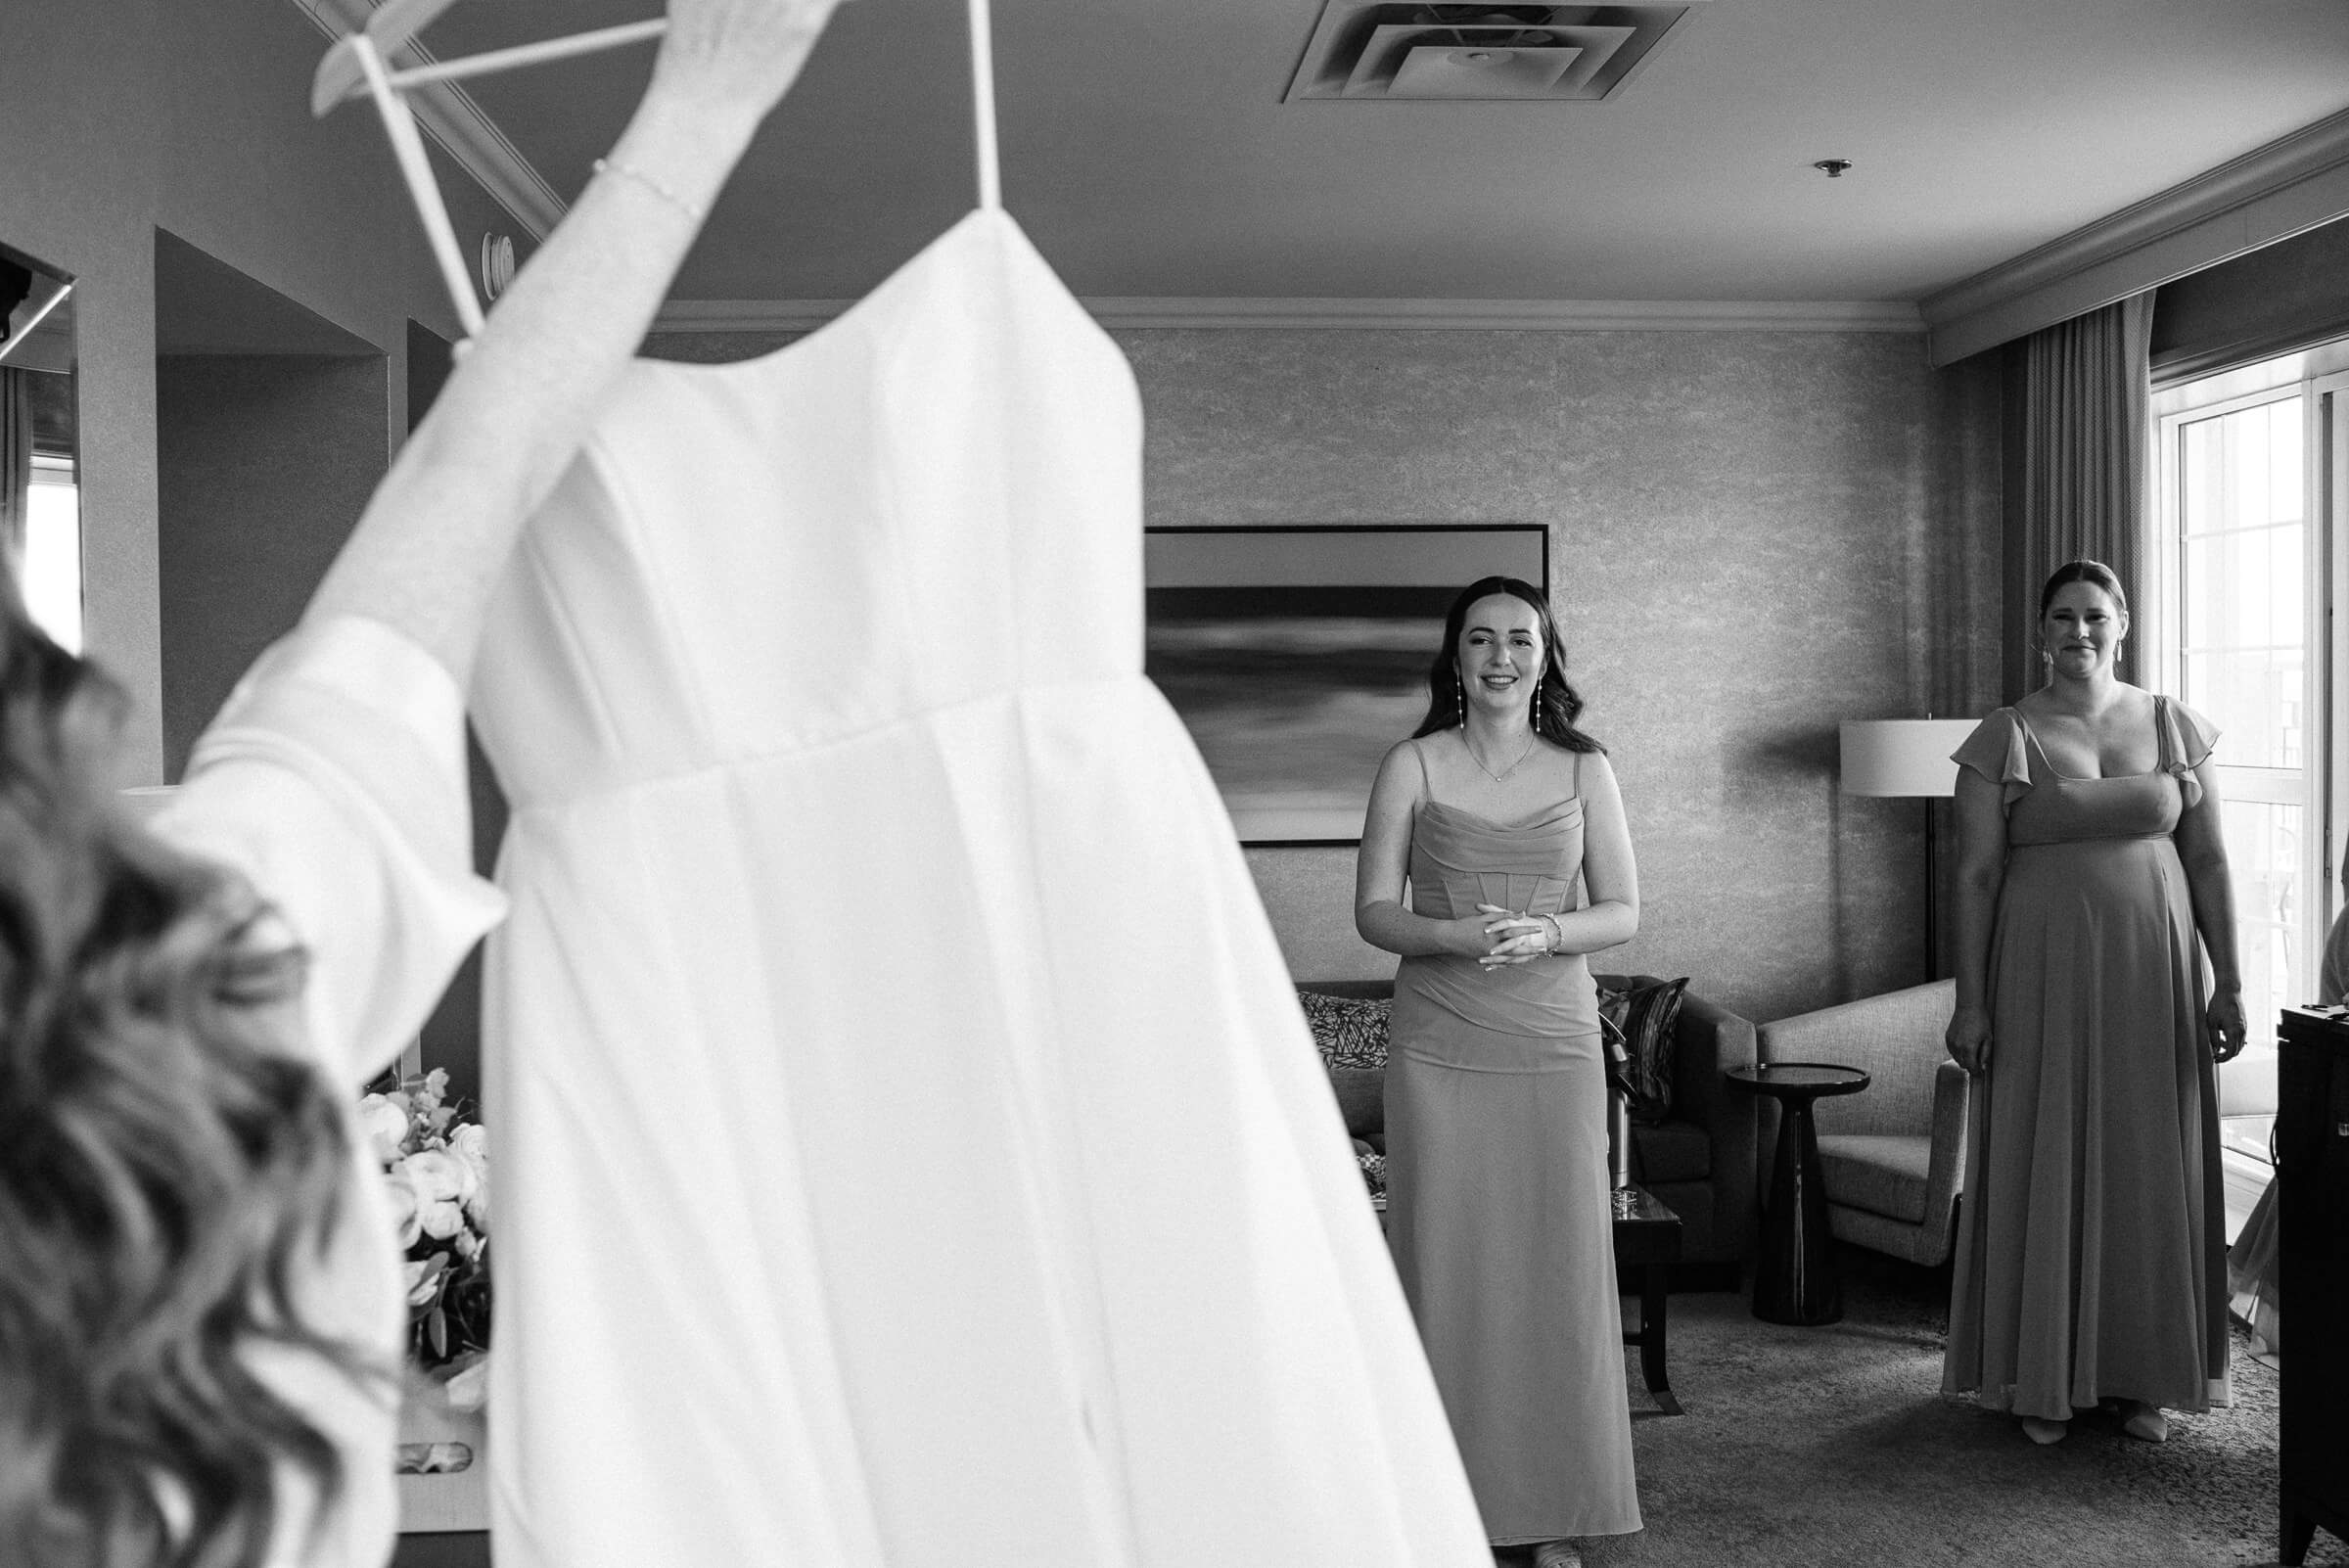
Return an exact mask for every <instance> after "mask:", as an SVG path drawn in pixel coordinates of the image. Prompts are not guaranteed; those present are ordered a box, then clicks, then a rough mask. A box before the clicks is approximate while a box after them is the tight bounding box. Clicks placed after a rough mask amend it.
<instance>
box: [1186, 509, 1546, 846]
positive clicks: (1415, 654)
mask: <svg viewBox="0 0 2349 1568" xmlns="http://www.w3.org/2000/svg"><path fill="white" fill-rule="evenodd" d="M1485 576H1508V577H1522V578H1524V579H1525V580H1526V581H1528V582H1531V583H1533V584H1534V585H1535V586H1537V587H1543V588H1546V585H1547V583H1548V581H1549V535H1548V530H1546V529H1544V528H1543V526H1542V525H1541V524H1539V523H1482V524H1472V525H1452V524H1436V523H1429V524H1414V523H1402V524H1363V525H1359V526H1357V525H1347V524H1310V525H1296V526H1272V527H1265V528H1153V529H1148V530H1144V541H1143V581H1144V586H1145V590H1146V593H1145V597H1146V603H1147V607H1148V614H1149V631H1148V642H1147V653H1146V658H1145V662H1144V665H1143V669H1144V672H1145V673H1147V674H1148V675H1149V676H1150V678H1151V679H1152V680H1154V681H1156V682H1157V683H1158V687H1159V689H1160V690H1161V691H1162V692H1164V693H1165V694H1166V696H1167V700H1168V701H1169V702H1170V703H1172V704H1173V705H1174V711H1175V712H1176V713H1177V714H1179V715H1181V716H1182V721H1183V723H1184V724H1186V725H1187V726H1189V728H1190V732H1191V739H1192V741H1193V742H1194V743H1195V744H1196V745H1197V746H1198V748H1199V752H1200V755H1201V756H1203V757H1204V758H1206V760H1207V768H1208V772H1209V773H1210V774H1212V775H1213V776H1214V778H1215V781H1216V784H1217V787H1218V788H1219V789H1221V791H1222V794H1223V805H1224V807H1225V809H1227V810H1228V811H1229V812H1230V813H1231V820H1232V825H1233V827H1235V828H1236V829H1237V830H1238V832H1239V836H1240V841H1241V842H1242V843H1243V844H1248V845H1272V844H1287V845H1307V844H1323V845H1352V844H1359V842H1361V834H1362V812H1363V808H1364V807H1366V806H1367V805H1368V803H1369V799H1370V780H1371V778H1372V776H1373V775H1374V774H1375V773H1376V772H1377V771H1378V763H1379V760H1380V759H1381V758H1382V757H1384V756H1385V755H1386V753H1387V748H1389V747H1391V746H1393V745H1394V744H1395V743H1396V742H1397V741H1400V740H1402V739H1404V738H1405V736H1407V735H1409V734H1410V733H1411V731H1412V730H1414V729H1416V728H1417V727H1418V726H1419V720H1420V719H1421V718H1422V717H1423V716H1424V715H1426V712H1427V701H1428V687H1427V676H1428V668H1429V666H1430V665H1431V664H1432V663H1433V662H1434V660H1435V657H1436V645H1437V644H1438V643H1439V642H1441V641H1442V640H1443V635H1444V612H1445V611H1446V610H1448V609H1450V608H1451V601H1452V598H1453V596H1454V595H1456V594H1457V593H1458V592H1459V591H1460V589H1462V588H1464V587H1466V586H1467V585H1468V584H1469V583H1471V582H1473V581H1475V580H1476V579H1477V578H1479V577H1485Z"/></svg>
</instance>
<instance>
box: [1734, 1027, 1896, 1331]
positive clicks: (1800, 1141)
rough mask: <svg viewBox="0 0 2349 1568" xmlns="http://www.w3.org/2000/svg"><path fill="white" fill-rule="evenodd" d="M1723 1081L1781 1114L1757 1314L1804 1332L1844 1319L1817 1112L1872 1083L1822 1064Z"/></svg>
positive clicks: (1853, 1071) (1737, 1071)
mask: <svg viewBox="0 0 2349 1568" xmlns="http://www.w3.org/2000/svg"><path fill="white" fill-rule="evenodd" d="M1723 1076H1724V1077H1725V1078H1727V1080H1728V1083H1729V1086H1730V1087H1731V1088H1735V1089H1742V1090H1743V1091H1745V1092H1746V1093H1748V1094H1767V1095H1769V1096H1770V1097H1771V1098H1773V1099H1774V1100H1776V1101H1777V1102H1778V1109H1779V1117H1778V1152H1777V1156H1776V1158H1775V1159H1774V1160H1773V1162H1772V1169H1771V1177H1770V1201H1769V1202H1768V1203H1767V1204H1765V1205H1764V1206H1763V1211H1762V1227H1761V1231H1762V1233H1761V1236H1760V1238H1759V1241H1758V1243H1757V1246H1756V1251H1755V1255H1754V1315H1755V1316H1756V1317H1759V1318H1761V1319H1762V1320H1763V1321H1764V1322H1769V1323H1795V1324H1799V1325H1802V1326H1805V1327H1814V1326H1817V1325H1818V1324H1820V1323H1831V1322H1834V1321H1835V1320H1836V1319H1838V1318H1840V1317H1841V1316H1842V1315H1843V1282H1842V1281H1841V1280H1840V1279H1838V1278H1837V1277H1836V1274H1835V1254H1834V1252H1833V1251H1832V1246H1833V1242H1834V1239H1835V1238H1834V1234H1833V1232H1832V1231H1830V1230H1829V1229H1828V1227H1827V1189H1826V1183H1825V1182H1824V1181H1823V1180H1822V1179H1821V1178H1820V1176H1819V1130H1818V1129H1817V1128H1816V1127H1815V1126H1814V1125H1813V1122H1812V1118H1811V1106H1812V1103H1813V1102H1814V1101H1816V1100H1819V1099H1821V1098H1823V1097H1825V1096H1827V1095H1830V1094H1857V1093H1859V1092H1860V1091H1861V1090H1862V1089H1864V1088H1865V1087H1867V1084H1868V1077H1867V1075H1866V1074H1865V1073H1863V1072H1861V1071H1860V1069H1858V1068H1856V1067H1830V1066H1828V1065H1826V1064H1824V1063H1819V1062H1764V1063H1761V1064H1760V1065H1758V1066H1754V1067H1734V1068H1731V1069H1729V1070H1728V1072H1727V1073H1726V1074H1724V1075H1723Z"/></svg>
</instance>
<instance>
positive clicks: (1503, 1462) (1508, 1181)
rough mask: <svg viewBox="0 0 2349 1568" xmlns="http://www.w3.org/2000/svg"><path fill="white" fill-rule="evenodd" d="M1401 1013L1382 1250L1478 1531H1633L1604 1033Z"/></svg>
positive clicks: (1391, 1064) (1549, 1535) (1538, 1537)
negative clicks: (1529, 1033)
mask: <svg viewBox="0 0 2349 1568" xmlns="http://www.w3.org/2000/svg"><path fill="white" fill-rule="evenodd" d="M1396 1024H1397V1028H1396V1030H1395V1038H1396V1041H1397V1048H1396V1049H1395V1050H1394V1051H1393V1052H1392V1053H1391V1054H1390V1055H1389V1057H1388V1061H1387V1078H1386V1128H1387V1193H1388V1197H1387V1226H1388V1243H1389V1245H1390V1246H1391V1247H1392V1249H1393V1251H1394V1254H1395V1264H1396V1268H1397V1270H1398V1271H1399V1272H1400V1273H1401V1275H1402V1278H1403V1288H1404V1294H1405V1297H1406V1298H1407V1299H1408V1300H1409V1302H1410V1304H1411V1308H1412V1312H1413V1314H1414V1315H1415V1316H1416V1317H1417V1319H1418V1323H1419V1334H1420V1339H1421V1341H1422V1342H1423V1343H1424V1344H1425V1345H1426V1347H1427V1359H1428V1363H1429V1365H1430V1366H1431V1367H1432V1368H1433V1369H1434V1372H1435V1375H1436V1387H1437V1389H1438V1390H1439V1391H1440V1392H1441V1394H1442V1395H1443V1399H1444V1407H1445V1412H1446V1413H1447V1414H1448V1415H1449V1416H1450V1417H1451V1430H1452V1435H1453V1437H1454V1439H1455V1440H1456V1441H1457V1442H1458V1444H1459V1448H1460V1458H1461V1460H1462V1462H1463V1463H1464V1464H1465V1465H1466V1466H1467V1469H1468V1481H1469V1485H1470V1486H1471V1487H1472V1488H1473V1489H1474V1491H1475V1493H1476V1500H1477V1505H1478V1508H1479V1509H1480V1511H1481V1512H1482V1513H1483V1515H1484V1521H1485V1534H1486V1535H1487V1536H1488V1537H1489V1538H1490V1539H1491V1540H1493V1541H1494V1542H1496V1543H1497V1544H1503V1545H1506V1544H1511V1543H1523V1542H1537V1541H1550V1540H1555V1539H1558V1538H1561V1537H1569V1536H1603V1535H1620V1534H1624V1533H1627V1532H1630V1531H1635V1530H1637V1529H1638V1528H1640V1524H1639V1500H1638V1493H1637V1489H1636V1487H1635V1483H1634V1478H1633V1469H1632V1433H1631V1417H1630V1405H1629V1395H1628V1393H1627V1391H1626V1387H1625V1378H1624V1358H1623V1321H1622V1308H1621V1305H1620V1304H1619V1302H1618V1300H1617V1298H1616V1293H1615V1253H1614V1231H1613V1211H1612V1209H1611V1207H1610V1205H1609V1199H1608V1192H1607V1183H1608V1176H1607V1125H1606V1103H1607V1102H1606V1092H1607V1091H1606V1079H1605V1069H1604V1065H1603V1062H1602V1059H1601V1054H1600V1050H1599V1037H1598V1036H1596V1035H1587V1036H1582V1037H1579V1038H1565V1039H1557V1038H1549V1039H1540V1038H1528V1037H1524V1036H1514V1035H1504V1034H1498V1033H1497V1032H1494V1031H1491V1030H1486V1029H1481V1028H1479V1027H1478V1026H1476V1025H1475V1024H1472V1023H1469V1022H1468V1021H1466V1020H1465V1019H1462V1018H1460V1017H1458V1016H1457V1015H1456V1014H1453V1013H1451V1012H1449V1011H1447V1010H1445V1009H1443V1008H1441V1007H1435V1006H1427V1005H1423V1004H1419V1001H1418V998H1416V997H1413V996H1412V995H1410V994H1409V993H1408V992H1405V991H1403V990H1401V989H1399V991H1398V994H1397V1000H1396ZM1464 1062H1477V1063H1482V1064H1487V1065H1482V1066H1473V1067H1471V1066H1462V1065H1458V1064H1461V1063H1464Z"/></svg>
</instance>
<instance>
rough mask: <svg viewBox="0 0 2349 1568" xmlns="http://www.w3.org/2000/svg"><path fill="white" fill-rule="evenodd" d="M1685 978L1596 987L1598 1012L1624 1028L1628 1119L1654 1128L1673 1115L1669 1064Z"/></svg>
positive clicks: (1670, 1066)
mask: <svg viewBox="0 0 2349 1568" xmlns="http://www.w3.org/2000/svg"><path fill="white" fill-rule="evenodd" d="M1687 987H1688V977H1687V976H1686V975H1682V976H1681V978H1680V979H1678V980H1662V981H1658V982H1657V983H1656V984H1654V985H1652V986H1632V987H1629V988H1627V989H1624V990H1620V991H1619V990H1617V989H1615V988H1614V987H1612V986H1603V987H1601V988H1600V989H1599V992H1598V1011H1599V1015H1600V1016H1601V1017H1603V1018H1605V1019H1607V1020H1608V1021H1609V1022H1610V1023H1612V1024H1614V1026H1615V1027H1616V1028H1617V1029H1619V1030H1621V1031H1622V1032H1623V1034H1622V1039H1623V1044H1624V1049H1625V1050H1626V1051H1628V1052H1629V1053H1630V1054H1631V1065H1630V1073H1629V1076H1630V1079H1631V1088H1632V1120H1633V1121H1635V1122H1637V1123H1640V1124H1642V1125H1644V1126H1648V1127H1652V1126H1654V1125H1655V1124H1656V1123H1658V1122H1661V1121H1663V1120H1664V1119H1665V1118H1666V1117H1667V1116H1670V1115H1671V1114H1672V1068H1673V1059H1674V1056H1675V1054H1676V1052H1677V1050H1678V1041H1679V1037H1678V1036H1677V1035H1675V1034H1674V1033H1673V1026H1674V1025H1675V1024H1677V1023H1678V1022H1680V1017H1681V992H1683V991H1685V990H1686V989H1687Z"/></svg>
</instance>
